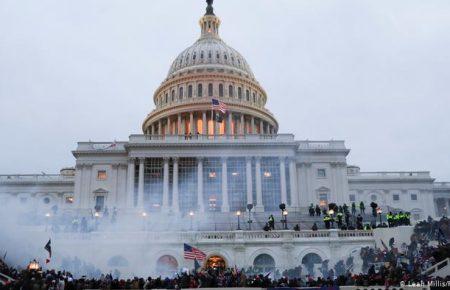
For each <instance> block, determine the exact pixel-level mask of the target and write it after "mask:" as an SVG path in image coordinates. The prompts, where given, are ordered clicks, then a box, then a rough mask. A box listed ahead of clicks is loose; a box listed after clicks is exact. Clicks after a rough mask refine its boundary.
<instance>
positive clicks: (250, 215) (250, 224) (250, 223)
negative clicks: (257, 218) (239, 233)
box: [247, 203, 253, 231]
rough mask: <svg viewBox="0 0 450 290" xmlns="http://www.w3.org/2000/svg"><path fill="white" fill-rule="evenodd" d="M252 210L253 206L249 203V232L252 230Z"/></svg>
mask: <svg viewBox="0 0 450 290" xmlns="http://www.w3.org/2000/svg"><path fill="white" fill-rule="evenodd" d="M252 208H253V204H251V203H249V204H247V209H248V221H247V223H248V230H249V231H251V230H252V223H253V221H252Z"/></svg>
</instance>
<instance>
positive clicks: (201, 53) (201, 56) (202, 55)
mask: <svg viewBox="0 0 450 290" xmlns="http://www.w3.org/2000/svg"><path fill="white" fill-rule="evenodd" d="M200 58H201V59H203V58H204V54H203V50H202V52H200Z"/></svg>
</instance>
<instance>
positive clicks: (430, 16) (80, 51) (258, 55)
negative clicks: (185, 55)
mask: <svg viewBox="0 0 450 290" xmlns="http://www.w3.org/2000/svg"><path fill="white" fill-rule="evenodd" d="M214 6H215V12H216V15H218V16H219V17H220V18H221V19H222V26H221V36H222V38H223V39H224V40H225V41H226V42H227V43H228V44H229V45H230V46H232V47H234V48H235V49H237V50H238V51H240V52H241V53H242V54H243V55H244V57H246V59H247V61H248V62H249V64H250V65H251V67H252V69H253V72H254V73H255V75H256V77H257V79H258V80H259V82H260V83H261V84H262V86H263V87H264V88H265V89H266V91H267V93H268V99H269V100H268V103H267V108H268V109H270V110H271V111H272V112H273V113H274V114H275V116H276V117H277V118H278V121H279V124H280V132H281V133H294V134H295V136H296V138H297V139H309V140H329V139H335V140H338V139H343V140H345V141H346V145H347V146H348V147H349V148H351V152H350V155H349V157H348V163H349V164H356V165H359V166H361V170H363V171H382V170H387V171H394V170H430V171H431V172H432V175H433V176H434V177H436V178H437V179H438V180H450V1H448V0H442V1H435V0H426V1H425V0H403V1H395V0H373V1H362V0H354V1H344V0H339V1H322V0H321V1H313V0H247V1H243V0H216V1H215V4H214ZM204 9H205V1H203V0H172V1H169V0H133V1H130V0H76V1H74V0H39V1H36V0H28V1H27V0H0V174H6V173H11V174H12V173H40V172H41V171H44V172H47V173H56V172H58V171H59V169H60V168H62V167H65V166H74V164H75V160H74V157H73V156H72V154H71V150H73V149H75V148H76V142H77V141H88V140H94V141H112V140H127V139H128V136H129V135H130V134H132V133H141V123H142V121H143V119H144V117H145V116H146V115H147V114H148V113H149V112H150V111H151V110H152V109H153V108H154V104H153V103H152V96H153V92H154V90H155V89H156V88H157V87H158V85H159V84H160V83H161V81H163V79H164V78H165V76H166V74H167V71H168V69H169V67H170V65H171V62H172V61H173V59H174V58H175V57H176V56H177V55H178V53H180V52H181V51H182V50H183V49H184V48H186V47H187V46H189V45H191V44H192V43H193V42H194V41H195V40H196V39H197V37H198V36H199V32H200V31H199V27H198V20H199V18H200V17H201V16H202V15H203V14H204Z"/></svg>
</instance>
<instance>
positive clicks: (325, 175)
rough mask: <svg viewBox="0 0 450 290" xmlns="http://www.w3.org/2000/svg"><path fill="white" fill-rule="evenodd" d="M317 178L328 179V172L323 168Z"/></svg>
mask: <svg viewBox="0 0 450 290" xmlns="http://www.w3.org/2000/svg"><path fill="white" fill-rule="evenodd" d="M317 177H319V178H325V177H327V172H326V170H325V169H323V168H320V169H317Z"/></svg>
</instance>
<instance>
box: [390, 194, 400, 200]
mask: <svg viewBox="0 0 450 290" xmlns="http://www.w3.org/2000/svg"><path fill="white" fill-rule="evenodd" d="M392 200H394V201H399V200H400V195H398V194H394V195H393V196H392Z"/></svg>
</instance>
